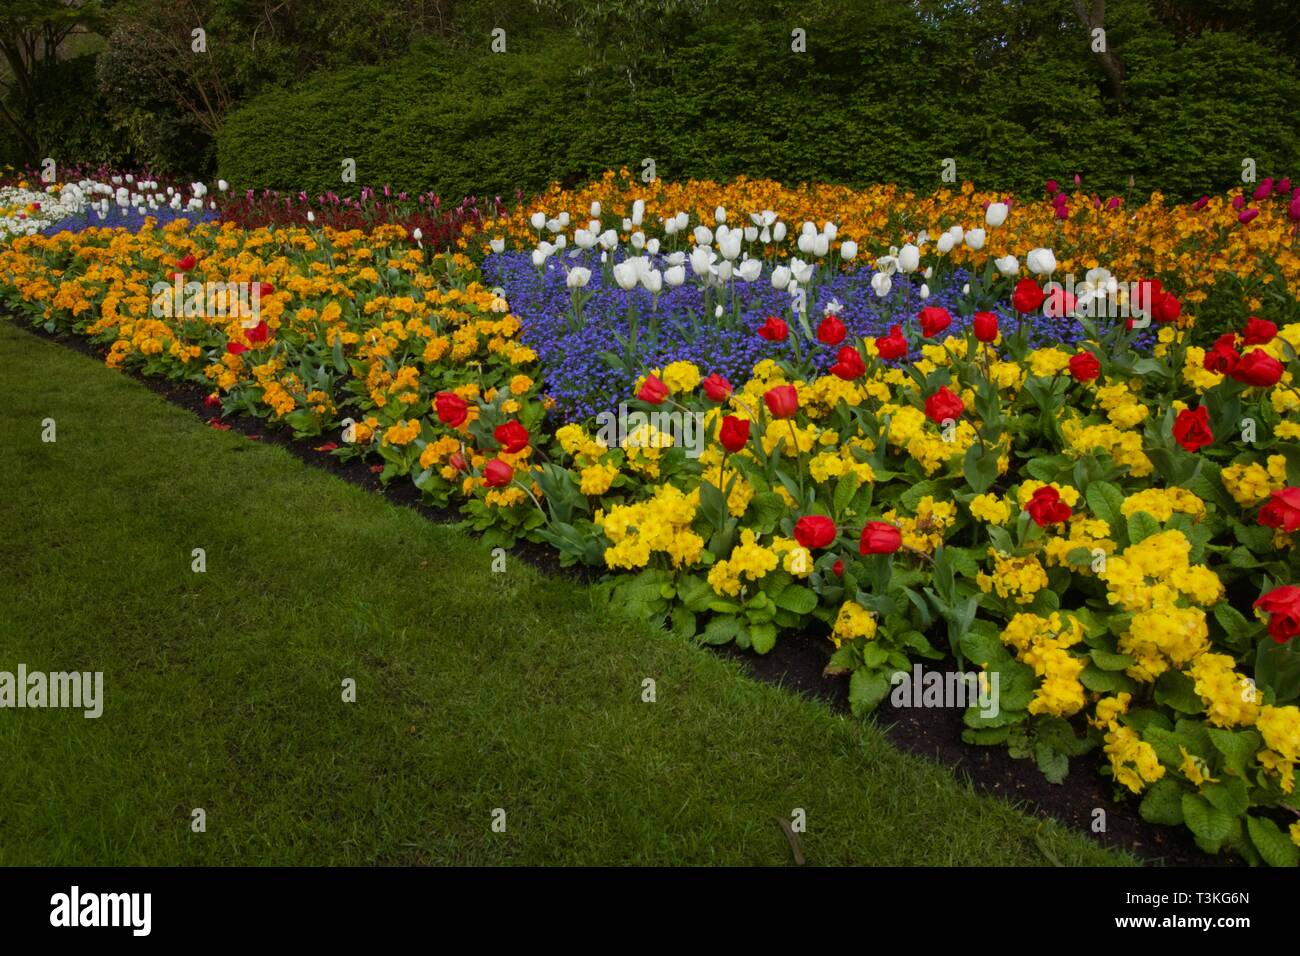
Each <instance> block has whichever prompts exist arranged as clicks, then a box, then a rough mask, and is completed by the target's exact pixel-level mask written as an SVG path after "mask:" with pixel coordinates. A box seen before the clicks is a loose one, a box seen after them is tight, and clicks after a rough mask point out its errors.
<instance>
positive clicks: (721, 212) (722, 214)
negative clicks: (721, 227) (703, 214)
mask: <svg viewBox="0 0 1300 956" xmlns="http://www.w3.org/2000/svg"><path fill="white" fill-rule="evenodd" d="M713 221H714V222H716V223H724V222H726V221H727V210H725V209H723V208H722V207H721V206H719V207H718V208H717V209H715V210H713Z"/></svg>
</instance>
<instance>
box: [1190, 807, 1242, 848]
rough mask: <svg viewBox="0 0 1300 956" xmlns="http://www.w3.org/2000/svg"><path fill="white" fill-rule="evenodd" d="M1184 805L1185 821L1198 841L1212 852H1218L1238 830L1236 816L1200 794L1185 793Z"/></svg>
mask: <svg viewBox="0 0 1300 956" xmlns="http://www.w3.org/2000/svg"><path fill="white" fill-rule="evenodd" d="M1182 807H1183V822H1185V823H1186V824H1187V828H1188V829H1189V830H1191V831H1192V833H1194V834H1195V835H1196V841H1197V843H1198V844H1199V845H1200V846H1201V847H1202V848H1203V849H1205V850H1207V851H1208V852H1210V853H1217V852H1218V851H1219V849H1220V848H1221V847H1222V846H1223V844H1224V843H1226V842H1227V841H1228V840H1229V839H1230V838H1231V837H1232V835H1233V832H1234V831H1235V830H1236V822H1237V820H1236V817H1234V816H1233V815H1232V814H1230V813H1225V812H1224V811H1222V810H1220V809H1219V808H1218V807H1216V806H1214V805H1213V804H1212V803H1210V801H1208V800H1206V799H1205V798H1204V797H1202V796H1201V795H1200V794H1196V793H1185V794H1183V800H1182Z"/></svg>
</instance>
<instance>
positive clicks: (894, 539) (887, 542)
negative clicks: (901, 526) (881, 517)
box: [858, 521, 903, 554]
mask: <svg viewBox="0 0 1300 956" xmlns="http://www.w3.org/2000/svg"><path fill="white" fill-rule="evenodd" d="M902 545H903V535H902V533H901V532H900V531H899V530H898V529H897V528H895V527H894V526H893V525H892V524H888V523H886V522H884V521H868V522H867V526H866V527H865V528H863V529H862V540H861V541H860V542H859V543H858V551H860V552H861V553H862V554H893V553H894V552H895V551H897V550H898V549H899V548H900V547H902Z"/></svg>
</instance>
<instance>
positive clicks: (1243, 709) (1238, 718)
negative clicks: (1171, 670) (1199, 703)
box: [1188, 653, 1259, 727]
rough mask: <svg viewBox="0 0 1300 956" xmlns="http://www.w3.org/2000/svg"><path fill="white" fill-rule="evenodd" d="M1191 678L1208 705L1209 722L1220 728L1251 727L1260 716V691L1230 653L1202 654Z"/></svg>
mask: <svg viewBox="0 0 1300 956" xmlns="http://www.w3.org/2000/svg"><path fill="white" fill-rule="evenodd" d="M1188 675H1189V676H1190V677H1191V678H1192V680H1193V681H1194V682H1195V686H1196V693H1198V694H1200V695H1201V700H1203V701H1204V702H1205V710H1206V720H1208V721H1209V722H1210V723H1212V724H1214V726H1216V727H1248V726H1250V725H1251V724H1253V723H1255V721H1256V719H1257V718H1258V716H1259V705H1258V704H1257V703H1256V702H1255V701H1256V698H1257V696H1258V692H1257V691H1256V690H1255V685H1254V684H1252V683H1251V682H1250V681H1249V680H1247V679H1246V677H1245V675H1243V674H1239V673H1237V671H1236V665H1235V664H1234V662H1233V660H1232V658H1231V657H1229V656H1228V655H1227V654H1210V653H1205V654H1201V655H1200V656H1199V657H1197V658H1196V660H1194V661H1192V666H1191V667H1190V668H1188Z"/></svg>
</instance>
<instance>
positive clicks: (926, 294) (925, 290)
mask: <svg viewBox="0 0 1300 956" xmlns="http://www.w3.org/2000/svg"><path fill="white" fill-rule="evenodd" d="M928 298H930V287H929V286H928V285H926V284H925V283H924V282H922V283H921V299H922V300H923V301H924V300H925V299H928Z"/></svg>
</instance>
